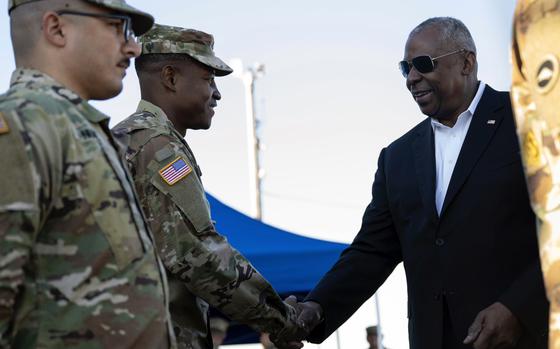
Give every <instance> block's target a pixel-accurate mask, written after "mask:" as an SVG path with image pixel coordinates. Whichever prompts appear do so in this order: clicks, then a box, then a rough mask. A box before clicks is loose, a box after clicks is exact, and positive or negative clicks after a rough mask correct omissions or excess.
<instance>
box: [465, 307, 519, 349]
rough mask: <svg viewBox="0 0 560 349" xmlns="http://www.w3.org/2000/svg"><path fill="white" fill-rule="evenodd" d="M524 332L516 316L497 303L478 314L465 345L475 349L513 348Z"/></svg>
mask: <svg viewBox="0 0 560 349" xmlns="http://www.w3.org/2000/svg"><path fill="white" fill-rule="evenodd" d="M522 332H523V328H522V327H521V323H520V322H519V320H517V318H516V317H515V315H513V313H512V312H511V311H510V310H509V309H508V308H506V306H505V305H503V304H502V303H500V302H496V303H494V304H492V305H491V306H489V307H488V308H486V309H483V310H482V311H480V312H479V313H478V315H477V316H476V318H475V319H474V322H473V323H472V325H471V326H470V327H469V332H468V334H467V337H466V338H465V340H464V341H463V343H464V344H472V345H473V348H474V349H494V348H496V349H497V348H500V349H501V348H504V349H506V348H513V347H515V345H516V344H517V342H518V341H519V338H520V337H521V333H522Z"/></svg>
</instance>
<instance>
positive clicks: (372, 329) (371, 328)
mask: <svg viewBox="0 0 560 349" xmlns="http://www.w3.org/2000/svg"><path fill="white" fill-rule="evenodd" d="M366 334H367V335H368V336H377V326H369V327H366Z"/></svg>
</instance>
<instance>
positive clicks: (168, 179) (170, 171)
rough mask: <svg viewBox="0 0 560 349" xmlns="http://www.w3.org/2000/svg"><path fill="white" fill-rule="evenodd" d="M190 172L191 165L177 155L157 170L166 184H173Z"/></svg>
mask: <svg viewBox="0 0 560 349" xmlns="http://www.w3.org/2000/svg"><path fill="white" fill-rule="evenodd" d="M191 172H192V167H191V166H190V165H189V164H187V162H186V161H185V160H184V159H183V158H182V157H180V156H179V157H178V158H176V159H175V160H173V161H171V162H170V163H168V164H167V165H165V166H164V167H163V168H162V169H161V170H159V175H160V176H161V178H162V179H163V180H164V181H165V183H167V184H168V185H173V184H175V183H177V182H179V181H180V180H181V179H183V178H185V177H186V176H188V175H189V174H190V173H191Z"/></svg>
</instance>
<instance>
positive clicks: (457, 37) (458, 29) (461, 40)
mask: <svg viewBox="0 0 560 349" xmlns="http://www.w3.org/2000/svg"><path fill="white" fill-rule="evenodd" d="M429 27H438V29H439V30H440V34H441V38H442V41H443V42H445V43H448V44H452V45H455V46H457V47H456V48H457V49H465V50H467V51H472V52H474V53H475V54H476V46H475V44H474V40H473V38H472V36H471V33H470V32H469V29H468V28H467V26H466V25H465V24H464V23H463V22H461V21H460V20H458V19H457V18H453V17H432V18H428V19H427V20H425V21H424V22H422V23H420V24H418V25H417V26H416V28H414V29H412V31H411V32H410V34H409V35H408V37H409V38H411V37H413V36H414V35H416V34H418V33H420V32H421V31H423V30H424V29H427V28H429Z"/></svg>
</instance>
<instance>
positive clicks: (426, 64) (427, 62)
mask: <svg viewBox="0 0 560 349" xmlns="http://www.w3.org/2000/svg"><path fill="white" fill-rule="evenodd" d="M466 51H467V50H465V49H460V50H456V51H453V52H449V53H446V54H443V55H441V56H437V57H434V58H432V57H430V56H427V55H426V56H418V57H414V58H413V59H412V60H411V61H400V62H399V69H400V71H401V73H402V75H403V76H404V77H405V78H408V74H409V73H410V70H411V69H412V67H414V69H416V71H417V72H419V73H420V74H427V73H431V72H433V71H434V69H436V66H437V60H438V59H440V58H443V57H447V56H451V55H454V54H457V53H463V52H466Z"/></svg>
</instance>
